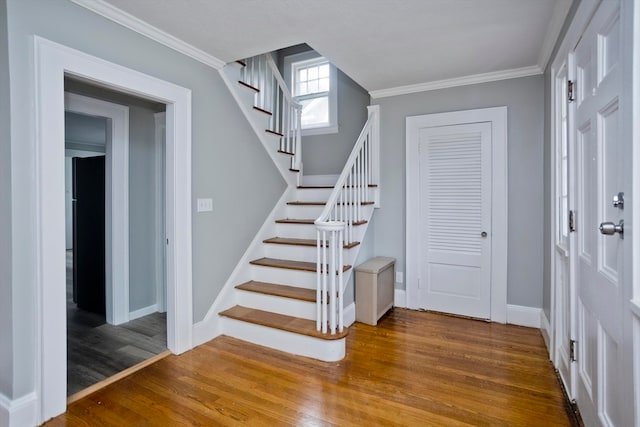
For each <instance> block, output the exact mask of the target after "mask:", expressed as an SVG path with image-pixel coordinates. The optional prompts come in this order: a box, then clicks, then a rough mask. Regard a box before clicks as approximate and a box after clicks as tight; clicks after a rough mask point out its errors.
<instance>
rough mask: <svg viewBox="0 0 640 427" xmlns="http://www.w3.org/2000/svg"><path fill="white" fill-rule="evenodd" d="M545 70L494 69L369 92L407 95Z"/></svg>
mask: <svg viewBox="0 0 640 427" xmlns="http://www.w3.org/2000/svg"><path fill="white" fill-rule="evenodd" d="M543 72H544V70H543V69H542V68H541V67H539V66H538V65H532V66H530V67H522V68H513V69H510V70H502V71H493V72H490V73H483V74H474V75H470V76H464V77H455V78H452V79H444V80H434V81H431V82H426V83H418V84H414V85H407V86H397V87H392V88H388V89H378V90H372V91H370V92H369V95H370V96H371V98H373V99H376V98H386V97H389V96H397V95H407V94H410V93H417V92H427V91H430V90H437V89H447V88H452V87H458V86H468V85H474V84H478V83H488V82H495V81H498V80H507V79H515V78H518V77H528V76H535V75H538V74H542V73H543Z"/></svg>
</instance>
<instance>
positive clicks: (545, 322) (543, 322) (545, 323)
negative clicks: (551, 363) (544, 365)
mask: <svg viewBox="0 0 640 427" xmlns="http://www.w3.org/2000/svg"><path fill="white" fill-rule="evenodd" d="M540 333H542V338H543V339H544V344H545V345H546V346H547V351H549V354H551V324H550V323H549V319H547V315H546V314H544V310H540Z"/></svg>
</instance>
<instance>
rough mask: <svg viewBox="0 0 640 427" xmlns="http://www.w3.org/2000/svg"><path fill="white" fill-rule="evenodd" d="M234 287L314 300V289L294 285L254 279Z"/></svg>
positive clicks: (302, 299)
mask: <svg viewBox="0 0 640 427" xmlns="http://www.w3.org/2000/svg"><path fill="white" fill-rule="evenodd" d="M236 289H240V290H243V291H248V292H256V293H260V294H266V295H274V296H277V297H283V298H291V299H297V300H301V301H308V302H316V291H315V289H306V288H298V287H296V286H289V285H279V284H277V283H267V282H259V281H256V280H250V281H248V282H245V283H243V284H241V285H238V286H236Z"/></svg>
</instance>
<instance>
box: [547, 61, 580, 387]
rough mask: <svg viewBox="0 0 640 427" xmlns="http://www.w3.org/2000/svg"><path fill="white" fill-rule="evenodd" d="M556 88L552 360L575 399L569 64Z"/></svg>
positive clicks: (559, 75)
mask: <svg viewBox="0 0 640 427" xmlns="http://www.w3.org/2000/svg"><path fill="white" fill-rule="evenodd" d="M554 75H555V77H554V87H553V101H552V102H553V109H554V116H553V125H552V126H553V127H554V131H553V132H554V142H555V144H554V149H553V150H552V153H551V165H552V168H553V173H552V188H551V194H552V200H551V205H552V212H553V213H554V214H553V215H552V226H551V230H552V231H551V242H552V248H551V257H552V259H551V276H552V278H553V283H554V287H553V290H552V303H551V307H553V309H552V310H553V311H552V324H553V332H552V336H553V341H552V351H551V359H552V360H553V361H554V363H555V366H556V367H557V368H558V373H559V375H560V378H561V379H562V381H563V383H564V386H565V390H566V392H567V395H568V396H569V398H570V399H573V390H574V388H575V387H574V383H573V381H574V378H575V375H574V374H573V370H574V366H575V365H574V364H573V363H572V361H571V359H572V358H571V356H572V354H571V345H572V344H571V343H572V340H574V339H575V330H574V327H575V319H574V317H573V316H574V315H575V308H574V305H575V287H574V285H575V284H574V281H573V280H571V279H572V275H571V274H570V271H571V258H570V257H569V246H570V243H569V242H570V233H571V231H570V229H569V227H570V224H569V222H570V220H569V205H570V197H572V195H573V192H570V191H569V169H570V168H572V167H573V165H570V164H569V163H570V158H569V152H573V147H572V146H570V142H571V141H570V138H569V137H570V135H569V134H570V133H569V129H568V127H569V107H570V106H572V105H573V104H570V103H569V101H568V99H567V93H568V83H569V69H568V62H567V60H566V58H565V61H563V62H562V64H561V65H560V66H559V67H558V71H557V72H556V73H554Z"/></svg>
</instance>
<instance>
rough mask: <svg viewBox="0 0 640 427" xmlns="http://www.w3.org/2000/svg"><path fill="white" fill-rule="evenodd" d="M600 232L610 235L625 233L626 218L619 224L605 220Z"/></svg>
mask: <svg viewBox="0 0 640 427" xmlns="http://www.w3.org/2000/svg"><path fill="white" fill-rule="evenodd" d="M600 233H602V234H604V235H607V236H610V235H612V234H615V233H620V235H623V234H624V220H622V219H621V220H620V223H619V224H614V223H613V222H603V223H601V224H600Z"/></svg>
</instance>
